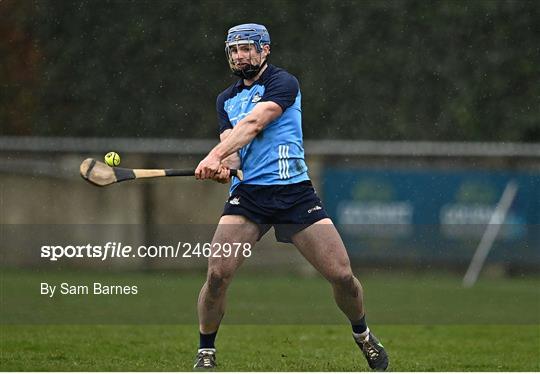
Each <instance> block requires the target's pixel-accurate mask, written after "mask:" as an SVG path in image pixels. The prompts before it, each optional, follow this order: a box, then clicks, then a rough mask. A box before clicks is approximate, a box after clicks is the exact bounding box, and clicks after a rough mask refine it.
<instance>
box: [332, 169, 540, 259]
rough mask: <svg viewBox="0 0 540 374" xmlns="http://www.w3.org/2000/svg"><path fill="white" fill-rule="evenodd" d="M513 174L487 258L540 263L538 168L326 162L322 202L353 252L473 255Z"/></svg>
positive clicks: (397, 255)
mask: <svg viewBox="0 0 540 374" xmlns="http://www.w3.org/2000/svg"><path fill="white" fill-rule="evenodd" d="M510 181H515V182H516V184H517V186H518V190H517V194H516V196H515V199H514V201H513V202H512V204H511V207H510V209H509V211H508V214H507V215H506V217H505V220H504V224H503V225H502V226H501V227H500V231H499V234H498V236H497V240H496V242H495V245H494V247H493V250H492V253H491V254H490V257H489V259H490V260H499V261H511V262H517V263H531V262H533V263H540V244H539V243H540V174H538V173H513V172H497V171H478V170H474V171H472V170H460V171H454V170H445V171H441V170H425V169H422V170H386V169H347V168H334V167H328V168H326V169H325V170H324V172H323V196H324V203H325V207H326V209H327V211H328V213H329V214H330V216H331V217H332V219H333V220H334V222H335V223H336V225H337V226H338V229H339V230H340V232H341V234H342V235H343V237H344V240H345V242H346V245H347V249H348V250H349V252H350V254H351V257H355V256H356V257H362V256H367V257H379V258H382V259H384V258H388V257H389V256H391V258H392V259H394V260H396V261H399V260H400V259H410V260H412V261H418V260H445V261H458V262H463V261H467V260H469V259H470V258H471V256H472V255H473V253H474V250H475V249H476V247H477V245H478V243H479V241H480V239H481V237H482V235H483V234H484V232H485V230H486V228H487V224H488V222H490V219H491V218H492V216H493V213H494V211H495V208H496V206H497V204H498V202H499V200H500V198H501V196H502V194H503V191H504V190H505V188H506V186H507V185H508V183H509V182H510Z"/></svg>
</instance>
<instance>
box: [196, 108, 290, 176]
mask: <svg viewBox="0 0 540 374" xmlns="http://www.w3.org/2000/svg"><path fill="white" fill-rule="evenodd" d="M281 113H282V110H281V107H280V106H279V105H278V104H276V103H274V102H272V101H266V102H262V103H258V104H257V105H256V106H255V108H253V110H252V111H251V113H250V114H248V115H247V116H246V117H245V118H243V119H242V120H241V121H240V122H238V123H237V124H236V126H234V128H233V129H231V130H227V131H228V132H230V133H229V134H228V136H227V137H225V136H222V137H221V142H220V143H219V144H218V145H217V146H215V147H214V149H212V150H211V151H210V153H208V155H207V156H206V157H205V158H204V159H203V160H202V161H201V162H200V163H199V166H197V169H195V178H197V179H216V180H217V179H220V180H222V179H223V178H222V176H223V175H225V174H226V172H227V171H226V170H223V166H224V165H223V164H222V162H223V160H225V159H226V158H227V157H229V156H230V155H232V154H235V153H236V152H238V150H239V149H240V148H242V147H243V146H245V145H246V144H248V143H249V142H251V141H252V140H253V139H254V138H255V137H256V136H257V134H259V133H260V132H261V131H262V130H263V129H264V128H265V126H266V125H268V124H269V123H270V122H272V121H273V120H275V119H276V118H278V117H279V116H280V115H281ZM222 173H223V175H222ZM216 174H219V177H216Z"/></svg>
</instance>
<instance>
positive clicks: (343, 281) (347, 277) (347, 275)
mask: <svg viewBox="0 0 540 374" xmlns="http://www.w3.org/2000/svg"><path fill="white" fill-rule="evenodd" d="M355 280H356V278H355V277H354V274H353V273H352V272H351V271H350V270H344V271H340V272H336V273H334V274H332V276H331V277H329V281H330V283H332V284H333V285H334V287H339V288H340V289H343V290H345V291H347V292H348V293H351V294H353V293H355V292H356V289H357V288H358V286H357V284H356V282H355Z"/></svg>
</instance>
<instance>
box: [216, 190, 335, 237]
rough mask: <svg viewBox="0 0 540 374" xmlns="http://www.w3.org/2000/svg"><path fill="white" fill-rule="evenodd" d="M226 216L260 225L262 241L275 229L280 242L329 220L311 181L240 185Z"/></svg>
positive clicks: (230, 199) (230, 198)
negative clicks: (243, 218)
mask: <svg viewBox="0 0 540 374" xmlns="http://www.w3.org/2000/svg"><path fill="white" fill-rule="evenodd" d="M222 215H223V216H230V215H239V216H244V217H246V218H248V219H249V220H251V221H253V222H254V223H256V224H257V225H258V226H259V231H260V235H259V239H260V238H261V237H262V236H263V235H264V234H266V232H268V230H270V227H272V226H274V230H275V232H276V239H277V241H279V242H283V243H291V242H292V240H291V237H292V236H293V235H294V234H296V233H297V232H299V231H302V230H303V229H305V228H306V227H308V226H311V225H312V224H314V223H315V222H317V221H320V220H321V219H323V218H328V214H327V213H326V211H325V210H324V207H323V204H322V202H321V199H319V197H318V196H317V194H316V193H315V189H314V188H313V185H312V184H311V181H304V182H300V183H295V184H288V185H273V186H262V185H254V184H241V185H239V186H238V187H236V188H235V190H234V191H233V193H232V194H231V196H230V197H229V199H228V200H227V202H226V203H225V208H224V209H223V214H222Z"/></svg>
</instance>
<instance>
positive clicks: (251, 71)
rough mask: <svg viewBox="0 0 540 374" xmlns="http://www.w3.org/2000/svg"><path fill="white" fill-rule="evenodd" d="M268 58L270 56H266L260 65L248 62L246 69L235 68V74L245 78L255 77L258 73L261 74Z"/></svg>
mask: <svg viewBox="0 0 540 374" xmlns="http://www.w3.org/2000/svg"><path fill="white" fill-rule="evenodd" d="M267 59H268V58H265V59H264V61H263V62H262V64H260V65H251V64H248V65H247V66H246V67H245V68H244V69H233V74H234V75H236V76H238V77H240V78H243V79H247V80H250V79H253V78H255V77H256V76H257V74H259V72H260V71H261V69H262V68H263V67H264V65H266V60H267Z"/></svg>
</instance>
